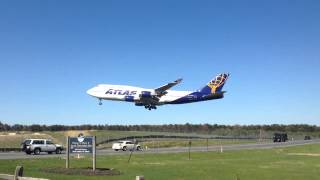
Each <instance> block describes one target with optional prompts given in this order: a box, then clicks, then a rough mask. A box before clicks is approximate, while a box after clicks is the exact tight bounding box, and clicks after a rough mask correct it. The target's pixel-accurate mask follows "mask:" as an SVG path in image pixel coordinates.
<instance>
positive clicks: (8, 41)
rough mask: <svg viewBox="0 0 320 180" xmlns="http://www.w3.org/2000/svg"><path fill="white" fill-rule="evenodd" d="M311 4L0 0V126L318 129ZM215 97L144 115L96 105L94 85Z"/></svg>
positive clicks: (317, 27)
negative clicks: (221, 82)
mask: <svg viewBox="0 0 320 180" xmlns="http://www.w3.org/2000/svg"><path fill="white" fill-rule="evenodd" d="M319 9H320V2H319V1H317V0H313V1H312V0H306V1H293V0H287V1H285V0H280V1H279V0H275V1H256V0H252V1H238V0H234V1H232V0H230V1H196V0H194V1H186V0H181V1H172V0H168V1H149V0H146V1H140V0H138V1H131V0H128V1H118V0H117V1H102V0H100V1H42V0H39V1H19V2H18V1H9V0H3V1H0V89H1V91H0V92H1V93H0V121H2V122H5V123H9V124H15V123H20V124H33V123H39V124H84V123H90V124H163V123H166V124H169V123H183V124H184V123H187V122H188V123H218V124H272V123H282V124H293V123H308V124H317V125H320V108H319V107H320V93H319V92H320V10H319ZM220 72H230V73H231V77H230V79H229V80H228V82H227V84H226V85H225V87H224V89H225V90H226V91H228V92H227V94H226V96H225V98H224V99H222V100H216V101H208V102H200V103H194V104H185V105H175V106H174V105H168V106H162V107H159V108H158V109H157V110H156V111H147V110H145V109H144V108H142V107H136V106H134V104H131V103H125V102H112V101H104V105H103V106H98V105H97V103H98V102H97V101H96V100H95V99H94V98H92V97H90V96H88V95H87V94H86V90H87V89H89V88H91V87H92V86H94V85H96V84H98V83H111V84H112V83H113V84H128V85H136V86H141V87H147V88H155V87H158V86H160V85H163V84H165V83H167V82H169V81H172V80H175V79H176V78H179V77H183V78H184V81H183V82H182V84H180V85H178V86H176V87H174V88H173V89H175V90H196V89H198V88H200V87H202V86H203V85H205V84H206V83H207V82H208V81H209V80H210V79H211V78H213V77H214V76H215V75H216V74H217V73H220Z"/></svg>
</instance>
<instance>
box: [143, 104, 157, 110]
mask: <svg viewBox="0 0 320 180" xmlns="http://www.w3.org/2000/svg"><path fill="white" fill-rule="evenodd" d="M144 108H146V109H149V111H150V110H151V109H157V107H156V106H154V105H145V106H144Z"/></svg>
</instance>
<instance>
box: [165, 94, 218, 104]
mask: <svg viewBox="0 0 320 180" xmlns="http://www.w3.org/2000/svg"><path fill="white" fill-rule="evenodd" d="M221 98H223V93H222V94H212V95H208V94H206V93H202V92H193V93H190V94H188V95H186V96H183V97H181V98H179V99H176V100H174V101H171V102H169V103H168V104H184V103H193V102H198V101H206V100H211V99H221Z"/></svg>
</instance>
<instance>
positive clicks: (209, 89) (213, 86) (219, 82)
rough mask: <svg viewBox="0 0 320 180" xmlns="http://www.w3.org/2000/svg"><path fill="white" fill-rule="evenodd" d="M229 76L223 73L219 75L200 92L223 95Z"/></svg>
mask: <svg viewBox="0 0 320 180" xmlns="http://www.w3.org/2000/svg"><path fill="white" fill-rule="evenodd" d="M228 77H229V74H226V73H222V74H218V75H217V76H216V77H215V78H214V79H212V80H211V81H210V82H209V83H208V84H207V85H206V86H205V87H203V88H201V89H200V90H199V91H200V92H201V93H203V94H207V95H209V94H215V93H221V92H222V88H223V86H224V84H225V83H226V81H227V79H228Z"/></svg>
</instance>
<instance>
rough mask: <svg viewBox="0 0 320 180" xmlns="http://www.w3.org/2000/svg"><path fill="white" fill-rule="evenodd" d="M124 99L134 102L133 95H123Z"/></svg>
mask: <svg viewBox="0 0 320 180" xmlns="http://www.w3.org/2000/svg"><path fill="white" fill-rule="evenodd" d="M124 100H125V101H128V102H134V96H125V97H124Z"/></svg>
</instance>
